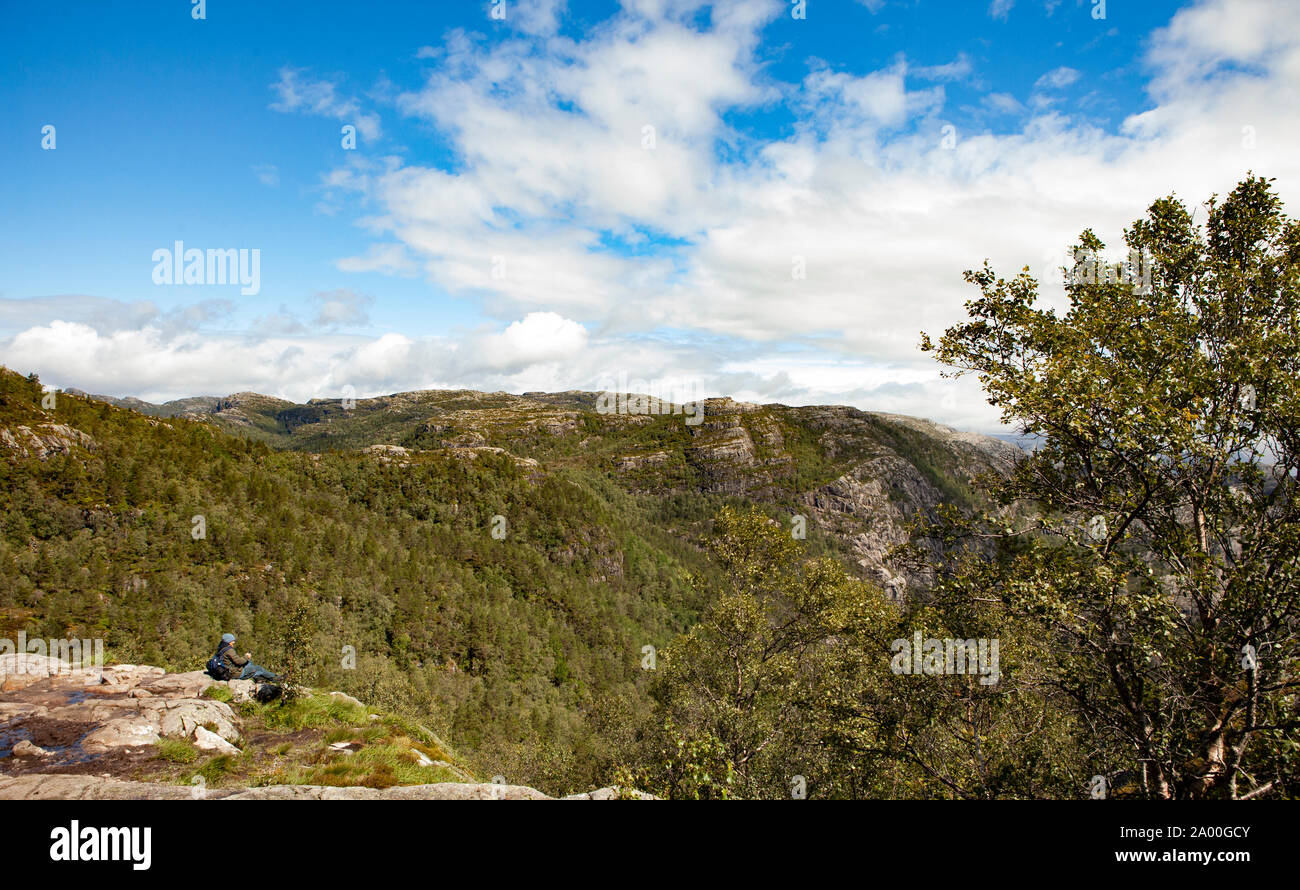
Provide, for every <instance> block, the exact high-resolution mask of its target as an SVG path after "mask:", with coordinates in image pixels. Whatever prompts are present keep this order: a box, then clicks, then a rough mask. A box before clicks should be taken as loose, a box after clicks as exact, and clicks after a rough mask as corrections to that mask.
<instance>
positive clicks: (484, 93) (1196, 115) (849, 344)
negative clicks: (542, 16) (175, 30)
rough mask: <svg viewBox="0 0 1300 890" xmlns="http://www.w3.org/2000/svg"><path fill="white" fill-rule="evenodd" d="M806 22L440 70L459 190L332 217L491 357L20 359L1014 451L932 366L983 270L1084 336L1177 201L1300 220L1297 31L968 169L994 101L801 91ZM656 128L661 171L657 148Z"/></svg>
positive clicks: (359, 256) (1210, 7)
mask: <svg viewBox="0 0 1300 890" xmlns="http://www.w3.org/2000/svg"><path fill="white" fill-rule="evenodd" d="M786 8H787V6H786V4H782V3H767V4H758V5H745V4H738V5H736V6H728V7H726V8H725V9H723V10H714V15H713V19H712V22H713V24H712V27H711V28H710V29H708V30H705V31H700V30H699V29H698V28H697V27H696V26H694V25H693V24H692V19H691V15H692V8H691V7H690V5H689V4H685V3H677V2H667V0H663V2H650V0H645V2H642V3H638V4H629V6H628V11H626V12H625V13H623V14H622V15H621V16H620V17H618V18H617V19H615V20H614V21H612V22H610V23H608V24H607V25H605V26H602V27H601V28H600V29H597V30H594V31H592V32H591V34H590V36H589V37H588V38H587V39H584V40H583V41H580V42H575V41H572V40H569V39H568V38H565V37H560V36H555V35H550V36H547V37H545V38H543V39H539V40H530V39H527V38H520V37H518V33H519V32H514V33H515V35H516V36H515V37H512V38H511V39H509V40H491V41H489V40H479V39H477V38H474V37H472V36H470V35H467V34H463V33H462V34H454V35H452V36H451V37H450V38H449V39H447V40H446V41H444V42H443V43H442V44H441V45H439V46H437V47H434V48H432V49H431V50H430V51H429V52H428V53H427V54H425V53H422V55H425V56H426V58H427V59H429V60H430V62H431V64H430V72H431V73H430V75H429V78H428V80H427V81H426V82H425V83H424V84H422V85H421V86H420V87H419V88H418V89H410V90H408V91H407V92H405V93H402V94H401V95H400V96H399V97H398V98H397V100H396V101H397V103H398V106H399V107H400V108H401V109H402V110H403V111H404V112H405V113H407V114H410V115H412V116H415V117H416V118H418V119H419V121H420V122H421V123H422V124H428V125H430V126H433V127H435V128H436V129H437V130H438V131H439V133H440V136H441V137H442V138H444V139H445V140H446V141H447V143H448V144H449V145H450V146H451V148H452V149H453V151H454V153H455V155H456V159H457V163H456V165H455V168H454V172H448V171H444V170H438V169H434V168H432V167H429V166H426V165H423V164H421V163H417V162H413V161H410V160H405V159H402V158H377V159H369V160H367V159H365V158H350V159H349V160H348V162H347V163H346V164H345V165H343V166H341V167H340V168H338V169H337V170H335V171H332V172H331V173H330V174H329V175H328V176H327V177H326V178H325V181H324V186H325V188H326V189H327V190H328V192H329V193H330V201H331V203H332V204H333V205H334V206H355V205H358V204H359V205H361V206H362V207H363V210H362V211H359V212H364V213H366V214H367V215H366V216H365V217H364V219H363V220H362V222H363V223H364V230H365V231H366V232H368V233H369V234H370V235H371V236H372V240H373V242H374V243H373V244H372V245H371V246H369V247H358V248H357V250H356V251H355V252H354V253H355V254H356V255H354V256H351V257H347V258H344V259H340V260H338V267H339V268H340V269H341V270H344V271H372V272H373V271H379V272H383V273H386V274H400V275H411V274H417V273H422V274H425V275H427V276H428V277H429V279H430V281H431V282H432V283H433V284H434V285H436V286H437V287H438V288H439V289H441V290H445V291H446V292H448V293H451V294H453V295H457V296H462V297H467V298H471V299H476V300H479V301H481V305H482V307H483V308H484V310H485V311H486V312H487V314H488V315H489V316H490V317H492V318H493V319H495V322H494V323H493V324H492V325H490V326H489V327H487V328H486V329H484V330H476V331H471V332H469V333H459V332H444V333H439V334H438V335H436V336H419V335H417V334H415V333H411V332H403V333H402V334H400V335H389V336H387V338H380V337H377V336H372V337H345V336H342V335H341V334H339V333H338V332H337V331H332V330H327V331H326V332H324V333H323V334H319V335H318V336H315V337H309V336H306V335H303V334H299V335H293V336H290V335H289V334H288V333H287V332H288V331H290V330H292V328H291V327H283V326H282V327H280V328H275V329H274V330H278V331H280V333H273V332H272V329H271V327H270V323H271V319H270V318H268V319H267V324H268V329H267V331H266V332H265V333H264V334H260V335H257V336H251V335H250V336H244V337H239V336H235V335H214V334H212V333H211V332H205V334H204V336H203V337H198V336H196V335H194V334H193V332H192V330H190V329H187V328H186V327H185V326H184V325H183V324H178V325H176V326H174V328H173V329H172V330H171V331H170V332H168V331H167V330H165V328H166V323H165V322H164V321H163V320H162V319H161V317H160V314H159V313H158V312H157V310H156V308H151V307H147V306H146V307H137V308H136V309H134V310H133V313H134V314H132V315H131V316H130V319H131V322H130V324H125V323H124V324H123V325H122V326H121V327H122V329H121V330H117V329H114V328H113V327H111V326H105V325H104V324H102V323H100V322H95V323H92V322H91V321H89V320H83V321H80V322H75V323H74V322H72V321H70V319H72V318H73V316H74V314H75V312H81V311H83V310H84V312H86V313H92V314H93V313H98V317H99V319H100V320H101V321H102V320H103V319H104V317H105V316H106V315H107V314H109V313H107V311H106V309H105V307H103V306H99V307H95V306H89V305H88V306H82V307H81V308H79V309H78V308H76V306H74V305H73V303H71V302H69V303H66V304H63V305H55V304H53V303H50V304H48V305H45V306H44V307H43V308H42V314H40V315H39V316H35V315H34V316H32V318H31V320H30V321H29V322H22V321H20V319H19V316H20V314H21V312H23V311H27V307H23V308H22V309H20V310H16V311H15V312H12V313H8V314H6V313H5V311H4V310H5V305H4V303H3V302H0V320H4V319H9V321H10V327H9V328H7V330H9V331H17V334H16V335H14V336H12V337H11V338H10V339H9V340H7V341H0V357H2V358H3V359H4V361H5V362H6V364H9V365H10V366H11V367H17V368H19V369H20V370H27V369H37V370H40V371H41V372H42V373H43V374H49V375H51V376H52V377H53V378H54V379H53V381H52V382H61V383H66V384H67V385H73V386H79V387H81V388H83V389H96V390H98V391H105V392H113V393H122V394H141V395H144V397H148V396H147V395H146V394H147V393H148V392H151V391H154V390H155V389H156V388H157V387H158V386H159V383H158V381H160V380H167V381H168V384H167V386H169V387H173V388H174V392H173V394H174V395H183V394H191V393H194V392H229V391H236V390H239V389H259V388H260V389H270V388H276V389H277V394H280V395H285V396H286V397H291V398H308V397H311V396H315V395H322V394H329V393H330V392H331V390H329V389H328V387H339V386H342V385H344V384H351V385H353V386H355V387H356V389H357V391H358V392H359V393H376V392H385V391H395V390H402V389H413V388H418V387H420V386H434V385H443V386H455V387H461V386H470V387H474V388H484V389H505V390H510V391H516V392H519V391H524V390H526V389H570V388H582V387H584V386H586V387H591V386H594V385H596V381H598V380H600V379H602V378H607V377H608V376H609V375H611V374H617V373H618V372H619V371H620V370H625V371H626V372H627V373H628V374H629V375H630V376H631V377H634V378H636V377H640V378H643V379H655V378H657V377H662V376H681V375H683V374H685V375H690V376H693V377H694V378H696V379H698V380H700V381H701V388H702V389H704V390H706V391H709V392H713V393H719V394H730V395H736V396H738V397H742V398H749V399H752V400H756V401H763V400H767V399H780V400H783V401H787V402H790V403H810V402H849V403H851V404H855V405H858V406H859V407H862V408H868V409H883V410H891V411H898V412H901V413H908V414H917V415H923V416H931V417H935V418H936V419H939V420H942V421H945V422H950V423H955V424H957V425H961V426H965V427H968V428H981V429H989V428H992V427H993V426H994V425H995V423H996V415H995V414H994V412H993V411H992V410H991V409H989V408H988V407H987V406H985V405H984V404H983V403H982V400H981V399H980V398H979V397H978V395H977V394H976V393H975V392H974V391H973V390H972V389H971V387H972V386H973V383H972V381H969V380H963V381H961V382H960V383H956V384H953V383H951V382H949V381H941V380H940V379H939V377H938V372H939V368H938V366H937V365H935V363H934V362H933V360H932V359H931V358H930V357H929V356H926V355H922V354H920V353H919V352H918V350H917V348H916V344H917V340H918V338H919V332H920V331H921V330H925V331H928V332H930V333H938V332H941V331H942V330H943V328H944V327H945V326H947V325H949V324H951V323H954V322H956V321H957V320H959V319H960V318H962V317H963V315H964V312H963V308H962V304H963V302H964V301H965V300H967V299H969V298H971V297H972V289H971V288H970V286H968V285H966V284H965V283H964V282H963V281H962V278H961V273H962V271H963V270H964V269H967V268H973V267H977V266H978V265H979V264H980V263H981V262H982V261H983V260H984V258H986V257H987V258H989V259H990V261H991V262H992V263H993V265H994V267H995V268H996V269H997V270H998V271H1000V272H1002V273H1004V274H1010V273H1013V272H1014V271H1016V270H1018V269H1019V268H1020V267H1021V266H1022V265H1029V266H1030V267H1031V269H1032V270H1033V271H1035V272H1037V273H1039V274H1040V275H1042V276H1044V278H1043V287H1042V290H1043V293H1044V298H1045V299H1046V300H1047V301H1048V302H1049V303H1057V304H1059V302H1060V301H1061V299H1062V291H1061V288H1060V283H1059V279H1054V278H1052V274H1053V271H1054V267H1055V266H1056V265H1058V264H1059V261H1060V258H1061V256H1062V253H1063V251H1064V249H1065V247H1066V246H1067V245H1069V244H1071V243H1072V242H1073V241H1074V239H1075V237H1076V236H1077V235H1078V233H1079V231H1080V230H1081V229H1083V228H1084V227H1092V228H1093V229H1094V230H1095V231H1097V232H1098V234H1100V235H1101V236H1102V237H1103V238H1104V239H1106V240H1108V241H1110V242H1112V243H1115V242H1117V241H1118V236H1119V233H1120V231H1121V229H1122V227H1123V226H1125V225H1127V224H1128V223H1129V222H1131V221H1132V220H1133V219H1134V218H1136V217H1138V216H1140V215H1142V213H1143V212H1144V209H1145V207H1146V206H1147V204H1148V203H1149V202H1150V201H1151V200H1152V199H1154V198H1156V197H1158V196H1162V195H1165V194H1169V193H1170V192H1176V193H1177V194H1178V195H1180V196H1181V197H1183V198H1184V199H1185V200H1187V201H1189V202H1190V203H1193V204H1194V203H1196V202H1199V201H1201V200H1204V199H1205V198H1206V197H1208V196H1209V194H1210V193H1212V192H1219V193H1223V192H1226V191H1227V190H1228V189H1230V188H1231V187H1232V186H1233V185H1234V184H1235V183H1236V182H1237V181H1238V180H1239V179H1240V178H1241V177H1242V176H1243V175H1244V173H1245V172H1246V170H1248V169H1253V170H1254V171H1256V172H1258V173H1265V174H1267V175H1270V176H1275V177H1277V178H1278V183H1277V184H1278V187H1279V189H1280V191H1281V193H1282V196H1283V198H1284V199H1287V198H1289V199H1291V212H1292V213H1293V214H1294V213H1296V212H1297V210H1296V205H1295V196H1296V194H1297V192H1296V189H1297V187H1300V156H1298V155H1297V154H1296V153H1295V151H1294V146H1295V145H1296V144H1300V118H1297V116H1296V115H1294V114H1288V113H1286V109H1290V108H1295V107H1297V105H1298V104H1300V95H1298V92H1300V91H1298V85H1300V7H1298V6H1296V5H1279V4H1265V3H1255V2H1249V0H1248V2H1232V3H1228V2H1225V0H1213V2H1204V3H1200V4H1197V5H1196V6H1193V7H1190V8H1187V9H1184V10H1181V11H1179V12H1178V13H1177V14H1176V15H1175V16H1174V17H1173V19H1172V20H1171V22H1170V23H1169V25H1168V26H1167V27H1165V28H1163V29H1160V30H1159V31H1157V32H1156V33H1154V34H1153V35H1151V37H1150V38H1149V42H1148V46H1149V50H1148V52H1147V55H1146V56H1145V57H1144V58H1143V59H1142V60H1141V64H1142V65H1143V66H1144V69H1143V70H1144V71H1145V72H1146V74H1147V75H1148V77H1149V96H1148V98H1149V100H1150V101H1149V104H1150V106H1151V107H1150V109H1149V110H1146V111H1143V112H1142V113H1140V114H1135V115H1133V116H1132V117H1131V118H1129V119H1128V120H1126V121H1124V122H1123V125H1122V126H1121V127H1120V129H1119V130H1118V132H1107V131H1104V130H1102V129H1099V128H1098V127H1097V126H1095V125H1094V124H1093V123H1092V122H1091V121H1090V120H1089V118H1088V117H1087V116H1086V114H1083V113H1079V114H1077V115H1076V114H1073V113H1067V112H1068V111H1069V110H1070V109H1068V108H1067V107H1066V106H1064V105H1062V104H1058V105H1051V103H1050V95H1051V94H1050V93H1048V92H1041V91H1043V90H1046V89H1047V88H1049V87H1050V88H1055V89H1061V88H1064V87H1065V86H1069V83H1068V82H1067V81H1069V80H1070V77H1071V76H1070V74H1069V73H1067V72H1068V71H1069V70H1071V69H1064V68H1058V69H1056V70H1055V71H1052V72H1047V73H1046V74H1045V75H1044V78H1045V79H1040V82H1039V84H1037V85H1036V90H1035V93H1034V96H1044V97H1048V98H1046V99H1043V100H1039V99H1035V98H1034V97H1031V101H1030V109H1029V110H1028V111H1026V110H1025V109H1024V108H1017V106H1018V105H1019V102H1018V100H1015V98H1014V97H1010V96H1007V97H1005V98H998V97H994V98H989V99H987V101H988V102H989V103H990V104H992V105H994V106H995V107H997V106H1000V107H1001V108H1002V110H1004V111H1007V112H1012V113H1014V114H1015V115H1017V116H1016V117H1014V118H1002V119H1000V120H1001V122H1002V125H1003V126H1004V127H1005V126H1007V125H1008V121H1010V120H1014V121H1016V122H1017V123H1016V129H1015V130H1013V131H1012V132H998V133H993V132H983V133H980V132H959V133H958V134H957V139H956V142H955V145H953V146H952V147H951V148H948V147H945V145H944V143H943V141H942V139H941V128H942V127H943V125H944V124H945V123H946V122H947V118H946V117H945V103H946V102H947V98H946V96H945V93H944V82H945V81H949V80H952V79H959V78H961V77H965V76H967V75H968V73H969V68H968V66H969V60H964V64H962V63H963V59H961V58H959V59H958V60H956V61H955V62H953V63H949V66H951V67H949V66H936V67H935V68H923V67H917V68H913V67H910V66H909V65H908V64H907V62H906V60H904V59H894V60H891V61H890V63H889V64H888V65H886V66H884V67H882V68H880V69H878V70H876V71H870V72H866V73H861V74H850V73H847V72H844V71H842V70H838V69H835V68H833V67H831V66H828V65H825V64H817V65H814V66H812V67H811V68H810V69H809V71H808V73H807V75H806V77H805V79H804V80H802V81H801V82H799V83H793V84H784V85H782V84H776V83H774V82H773V81H772V80H771V79H770V75H768V74H767V73H766V72H765V70H764V68H763V66H762V62H761V59H760V52H759V50H758V35H759V32H760V31H761V30H762V29H763V27H764V25H765V24H766V23H767V22H769V21H772V20H773V18H774V17H775V16H779V15H781V14H783V13H784V10H785V9H786ZM936 69H943V70H942V71H940V70H936ZM298 94H299V95H300V94H301V91H299V93H298ZM771 102H782V103H783V104H784V106H785V107H787V108H788V109H790V110H792V111H793V112H794V113H795V115H796V120H795V123H794V126H793V127H792V128H791V129H790V130H789V132H787V133H786V134H784V135H783V136H782V137H780V138H778V139H775V140H773V141H769V142H766V143H763V142H760V141H757V140H755V139H753V138H752V137H748V136H745V135H744V134H738V133H735V132H733V131H732V130H731V129H730V127H729V126H728V124H727V118H726V113H727V112H729V111H732V110H737V109H742V110H743V109H753V108H762V107H764V106H765V103H771ZM305 103H306V100H305V99H303V100H301V101H300V103H299V104H300V107H303V108H306V107H307V106H306V104H305ZM1013 103H1014V104H1013ZM326 106H327V107H332V106H331V105H330V104H329V103H326ZM646 125H650V126H653V127H654V128H655V129H654V135H655V142H654V147H653V148H643V147H642V146H643V138H644V131H643V127H644V126H646ZM1245 127H1253V128H1254V131H1255V140H1254V143H1253V145H1254V147H1253V148H1249V147H1247V144H1246V142H1245V141H1244V140H1243V128H1245ZM719 146H725V147H726V149H727V150H726V151H722V152H720V151H719ZM411 155H412V156H413V157H418V153H417V152H411ZM656 240H657V241H658V242H660V247H659V248H658V249H651V250H649V251H648V252H646V250H644V249H643V248H646V247H647V245H648V244H649V243H653V242H655V241H656ZM611 241H612V242H614V243H618V244H623V245H633V244H637V245H639V248H638V249H637V250H635V251H634V250H630V249H618V248H611V247H610V243H611ZM800 261H802V263H803V266H804V268H805V269H806V277H805V278H802V279H800V278H797V277H794V276H792V270H793V269H795V268H796V266H797V264H798V263H799V262H800ZM51 299H52V298H51ZM70 299H72V298H70ZM76 299H84V298H76ZM74 310H75V311H74ZM282 314H285V315H286V316H291V313H282ZM77 317H78V318H80V317H81V316H77ZM86 318H87V319H88V318H89V315H87V316H86ZM282 320H283V319H282ZM289 320H290V321H292V318H291V317H290V318H289ZM64 322H67V323H68V324H71V325H72V327H71V328H59V329H58V330H57V331H55V325H57V324H59V323H64ZM294 323H295V324H301V323H299V322H294ZM78 325H79V327H78ZM191 327H192V326H191ZM74 328H75V329H74ZM666 332H671V333H666ZM700 344H706V345H700ZM334 392H337V389H336V390H334Z"/></svg>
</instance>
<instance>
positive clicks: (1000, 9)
mask: <svg viewBox="0 0 1300 890" xmlns="http://www.w3.org/2000/svg"><path fill="white" fill-rule="evenodd" d="M1015 5H1016V0H993V2H992V3H990V4H989V16H990V17H991V18H995V19H1002V20H1003V21H1006V19H1007V16H1009V15H1010V14H1011V7H1013V6H1015Z"/></svg>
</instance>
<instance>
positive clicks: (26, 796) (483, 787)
mask: <svg viewBox="0 0 1300 890" xmlns="http://www.w3.org/2000/svg"><path fill="white" fill-rule="evenodd" d="M562 799H563V800H655V799H656V798H654V797H653V796H652V795H649V794H645V793H644V792H641V791H635V790H632V789H627V790H626V791H624V790H622V789H618V788H600V789H597V790H596V791H589V792H586V793H584V794H571V795H569V796H568V797H565V798H562ZM0 800H555V798H553V797H551V796H549V795H546V794H543V793H542V792H540V791H538V790H537V789H536V788H529V787H528V786H526V785H498V784H495V783H491V782H464V783H462V782H440V783H438V784H434V785H399V786H396V787H393V788H335V787H332V786H325V785H266V786H263V787H260V788H239V789H228V788H205V787H186V786H183V785H164V784H160V783H151V782H128V781H123V780H121V779H113V778H106V777H102V776H66V775H43V774H32V773H29V774H27V775H22V776H12V777H5V776H0Z"/></svg>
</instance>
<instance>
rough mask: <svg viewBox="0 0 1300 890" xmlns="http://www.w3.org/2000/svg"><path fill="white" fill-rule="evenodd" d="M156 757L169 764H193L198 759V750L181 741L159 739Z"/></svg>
mask: <svg viewBox="0 0 1300 890" xmlns="http://www.w3.org/2000/svg"><path fill="white" fill-rule="evenodd" d="M158 756H159V757H161V758H162V759H163V760H167V761H170V762H171V763H193V762H194V761H196V760H198V759H199V749H198V748H195V747H194V745H193V744H192V743H190V742H189V741H185V740H182V739H159V740H158Z"/></svg>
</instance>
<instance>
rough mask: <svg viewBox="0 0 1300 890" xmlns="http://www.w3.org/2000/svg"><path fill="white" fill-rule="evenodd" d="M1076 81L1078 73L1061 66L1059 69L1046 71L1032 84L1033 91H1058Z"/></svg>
mask: <svg viewBox="0 0 1300 890" xmlns="http://www.w3.org/2000/svg"><path fill="white" fill-rule="evenodd" d="M1078 79H1079V72H1078V71H1077V70H1076V69H1074V68H1071V67H1069V66H1068V65H1062V66H1061V67H1059V68H1053V69H1052V70H1051V71H1048V72H1047V73H1046V74H1044V75H1043V76H1042V77H1040V78H1038V80H1036V81H1035V82H1034V89H1036V90H1041V89H1051V90H1059V89H1063V88H1065V87H1068V86H1069V85H1070V84H1072V83H1074V82H1075V81H1076V80H1078Z"/></svg>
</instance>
